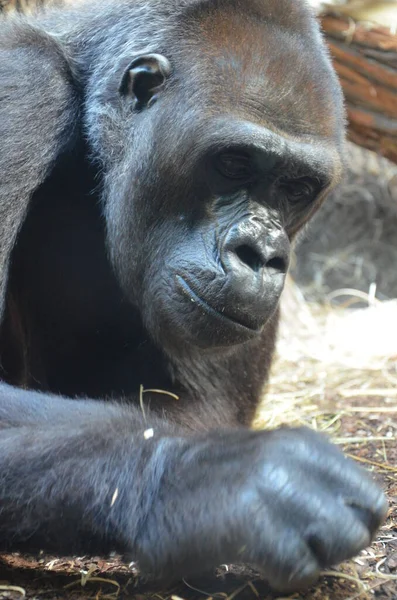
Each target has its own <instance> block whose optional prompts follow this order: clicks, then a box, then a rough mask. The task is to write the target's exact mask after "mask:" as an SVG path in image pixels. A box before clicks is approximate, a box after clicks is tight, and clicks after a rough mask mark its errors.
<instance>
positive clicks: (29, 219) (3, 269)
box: [0, 0, 386, 590]
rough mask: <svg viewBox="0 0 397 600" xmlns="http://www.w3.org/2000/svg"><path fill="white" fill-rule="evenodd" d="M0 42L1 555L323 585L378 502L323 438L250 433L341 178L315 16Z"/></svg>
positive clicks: (194, 14)
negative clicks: (285, 320) (234, 570)
mask: <svg viewBox="0 0 397 600" xmlns="http://www.w3.org/2000/svg"><path fill="white" fill-rule="evenodd" d="M0 34H1V35H0V80H1V82H2V87H1V94H2V96H1V97H0V173H1V180H0V211H1V215H2V218H1V219H0V244H1V245H0V275H1V278H0V299H1V304H0V307H1V315H2V320H1V329H0V350H1V373H2V378H3V382H4V383H2V384H0V427H1V429H2V431H1V436H0V507H1V508H0V549H1V550H2V551H15V550H21V551H29V552H31V551H37V550H41V549H44V550H47V551H51V552H56V553H79V554H81V553H84V554H87V553H90V552H92V553H95V554H98V553H104V554H105V553H107V552H109V551H112V550H117V551H119V552H123V553H128V554H129V555H131V557H132V558H133V559H134V560H136V561H138V564H139V566H140V569H141V571H142V572H143V573H144V574H146V575H152V576H155V577H158V578H163V579H177V578H180V577H182V576H184V575H188V574H192V573H197V572H202V571H205V570H208V569H210V568H212V567H214V566H216V565H217V564H219V563H225V562H245V563H250V564H252V565H254V566H256V567H258V568H259V569H260V570H261V571H262V572H263V574H264V575H265V576H266V577H267V578H268V580H269V581H270V583H271V585H273V586H274V587H275V588H277V589H281V590H291V589H298V588H300V587H304V586H306V585H309V584H310V583H311V582H313V581H314V580H315V579H316V577H317V576H318V572H319V570H320V568H322V567H325V566H327V565H332V564H334V563H337V562H339V561H341V560H344V559H346V558H348V557H350V556H352V555H354V554H356V553H357V552H359V551H360V550H361V549H362V548H364V547H365V546H367V545H368V544H369V543H370V540H371V539H372V537H373V535H374V534H375V532H376V530H377V528H378V527H379V525H380V524H381V523H382V521H383V520H384V517H385V513H386V502H385V499H384V497H383V495H382V493H381V491H380V490H379V489H378V487H377V486H376V485H375V484H374V483H373V482H372V480H371V479H370V477H369V476H368V475H366V474H365V473H364V472H363V471H362V470H360V469H359V468H357V467H356V466H355V465H354V464H353V463H352V462H350V461H348V460H346V459H345V458H344V457H343V455H342V454H341V453H340V452H339V451H338V450H337V449H336V448H334V447H333V446H332V445H331V444H329V443H328V442H327V441H326V440H325V439H324V438H323V437H322V436H321V435H318V434H316V433H314V432H311V431H309V430H306V429H304V428H302V429H288V428H284V429H280V430H277V431H273V432H252V431H250V430H249V428H248V426H249V424H250V422H251V419H252V417H253V415H254V412H255V409H256V407H257V405H258V402H259V400H260V396H261V392H262V389H263V386H264V384H265V382H266V379H267V374H268V369H269V366H270V363H271V358H272V355H273V351H274V340H275V335H276V329H277V321H278V310H277V305H278V301H279V297H280V294H281V291H282V288H283V285H284V279H285V275H286V272H287V269H288V263H289V254H290V247H291V244H292V243H293V241H294V238H295V236H296V234H297V233H298V232H299V231H300V230H301V229H302V227H303V225H304V224H305V223H306V222H307V220H308V219H309V218H310V216H311V214H312V213H313V212H314V211H315V210H316V208H317V207H318V206H319V204H320V203H321V202H322V200H323V198H324V196H325V195H326V193H327V191H328V190H329V189H331V187H332V186H333V185H335V183H336V181H337V179H338V176H339V173H340V171H341V155H342V151H343V139H344V132H343V119H344V116H343V108H342V99H341V93H340V89H339V86H338V84H337V81H336V79H335V76H334V74H333V71H332V69H331V67H330V64H329V60H328V57H327V55H326V53H325V52H324V49H323V46H322V42H321V39H320V37H319V34H318V31H317V26H316V24H315V23H314V21H313V20H312V19H311V17H310V15H309V13H308V11H307V9H306V8H305V7H304V5H303V4H300V3H297V2H296V1H295V0H294V1H292V0H277V1H276V0H274V1H273V0H269V1H267V2H264V1H262V0H244V3H243V4H240V2H239V1H238V0H218V1H213V2H207V1H205V0H201V1H200V0H189V1H187V2H186V1H183V2H182V0H161V2H160V1H158V2H157V0H150V1H147V2H144V1H143V0H136V1H134V2H131V0H129V1H128V2H127V1H125V2H120V1H118V2H107V3H96V4H95V3H94V5H93V6H90V5H88V6H80V7H79V9H78V10H76V11H74V10H73V9H72V8H71V9H63V10H59V11H55V12H53V13H51V12H50V13H48V14H44V15H41V16H39V17H37V18H34V19H33V20H31V21H29V22H28V21H25V20H22V21H20V20H18V21H15V22H14V21H12V20H7V21H3V22H0ZM140 386H143V387H144V388H152V389H153V388H155V389H160V390H165V391H168V392H171V393H172V394H174V395H176V396H178V398H179V399H178V400H176V399H175V398H174V397H173V396H167V395H164V394H160V393H158V392H148V393H144V394H143V395H141V397H140V395H139V388H140ZM89 398H92V399H89Z"/></svg>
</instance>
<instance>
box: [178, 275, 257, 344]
mask: <svg viewBox="0 0 397 600" xmlns="http://www.w3.org/2000/svg"><path fill="white" fill-rule="evenodd" d="M176 280H177V283H178V284H179V287H180V289H181V291H182V292H183V294H184V295H185V296H187V297H188V298H190V300H191V301H192V302H194V303H195V304H197V305H198V306H200V307H201V308H202V309H203V310H204V311H205V312H206V313H207V314H209V315H211V316H212V317H215V318H216V319H218V320H220V321H222V322H223V323H224V324H227V325H228V326H229V327H230V325H231V324H233V326H234V327H238V328H240V329H244V330H245V331H246V332H250V334H251V335H252V334H255V333H259V332H260V331H261V328H260V329H256V328H254V327H250V326H249V325H246V324H245V323H242V322H241V321H238V320H237V319H236V318H235V317H231V316H229V315H227V314H224V313H221V312H219V310H217V309H216V308H214V307H213V306H211V305H210V304H208V302H206V301H205V300H203V299H202V298H201V297H200V296H199V295H198V294H197V293H196V292H195V291H194V290H193V289H192V288H191V286H190V284H189V283H187V281H186V280H185V279H184V278H183V277H181V275H178V274H177V275H176Z"/></svg>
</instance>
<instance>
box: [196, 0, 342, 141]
mask: <svg viewBox="0 0 397 600" xmlns="http://www.w3.org/2000/svg"><path fill="white" fill-rule="evenodd" d="M198 5H199V6H200V7H201V10H200V12H199V11H198V10H197V12H196V11H195V10H193V9H191V10H187V12H186V14H185V15H184V16H185V17H188V18H189V20H188V26H189V24H190V25H191V26H192V28H191V31H190V33H191V35H190V36H189V38H188V41H187V42H185V46H187V49H188V50H190V52H189V51H188V52H186V53H185V54H184V56H185V62H186V57H187V60H188V61H189V57H191V56H192V52H191V51H192V50H193V49H194V51H195V52H194V57H195V64H194V66H192V65H191V68H193V69H194V71H195V77H194V80H195V81H196V84H197V85H199V86H200V88H201V90H206V93H207V94H208V95H210V96H211V97H210V98H209V100H210V102H211V104H212V105H213V106H214V105H216V104H218V105H220V106H221V107H222V108H225V107H226V106H228V107H229V108H230V109H231V110H232V111H234V112H236V113H239V116H244V115H243V114H242V113H244V112H245V113H246V115H247V114H248V115H249V116H250V118H251V120H255V121H256V122H258V123H261V124H263V123H264V120H265V121H268V122H270V123H271V124H272V128H280V129H281V130H283V131H284V132H285V133H287V134H291V135H302V134H303V135H305V134H307V135H312V136H320V137H329V138H334V139H338V138H339V137H340V136H341V126H340V124H341V122H343V118H344V109H343V101H342V96H341V93H340V90H339V86H338V85H337V82H336V78H335V75H334V73H333V71H332V69H331V68H330V63H329V60H328V56H327V54H326V52H325V50H324V46H323V44H322V43H321V36H320V34H319V31H318V27H317V25H316V24H315V22H314V19H313V18H312V16H311V15H310V13H309V12H308V9H307V6H306V5H305V3H304V2H297V1H296V0H292V1H290V0H283V1H281V2H279V1H278V2H275V1H272V0H270V1H265V0H263V1H261V0H246V1H245V3H244V10H241V7H240V9H238V2H236V0H218V1H215V2H205V1H204V0H201V1H200V2H199V3H198ZM203 5H204V6H205V7H206V10H204V12H203V11H202V7H203ZM193 6H196V4H195V3H193ZM235 8H237V9H238V10H234V9H235ZM194 17H196V18H194ZM184 26H185V27H186V24H184ZM274 48H277V52H274ZM204 78H205V81H204ZM204 83H205V85H204ZM202 100H203V98H202ZM286 115H288V118H287V119H286ZM286 123H287V124H288V127H287V130H286V127H285V125H286ZM338 141H340V140H338Z"/></svg>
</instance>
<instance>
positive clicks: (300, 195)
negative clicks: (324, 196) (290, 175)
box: [280, 177, 320, 202]
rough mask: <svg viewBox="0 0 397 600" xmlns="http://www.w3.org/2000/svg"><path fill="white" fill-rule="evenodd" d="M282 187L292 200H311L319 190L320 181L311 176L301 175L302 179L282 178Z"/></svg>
mask: <svg viewBox="0 0 397 600" xmlns="http://www.w3.org/2000/svg"><path fill="white" fill-rule="evenodd" d="M280 187H281V189H282V190H283V192H284V193H285V195H286V196H287V198H288V200H290V201H291V202H300V201H304V200H311V199H312V198H313V197H314V195H315V194H316V193H317V192H318V191H319V188H320V183H319V181H316V180H314V179H311V178H310V177H301V178H300V179H287V178H285V179H284V178H283V179H281V180H280Z"/></svg>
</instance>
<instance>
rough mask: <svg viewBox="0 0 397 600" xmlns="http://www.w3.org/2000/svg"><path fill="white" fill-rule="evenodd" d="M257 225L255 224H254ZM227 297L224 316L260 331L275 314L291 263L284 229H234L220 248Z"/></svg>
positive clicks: (243, 227) (242, 227)
mask: <svg viewBox="0 0 397 600" xmlns="http://www.w3.org/2000/svg"><path fill="white" fill-rule="evenodd" d="M255 225H256V224H255ZM221 262H222V265H223V268H224V271H225V273H226V277H227V284H226V285H225V287H224V292H225V295H226V296H227V298H228V301H227V307H225V311H224V314H227V315H229V316H230V317H232V318H234V319H235V320H236V321H238V322H240V323H244V324H246V325H247V326H248V327H250V328H251V329H255V330H259V329H261V328H262V327H263V325H264V324H265V322H266V321H267V320H268V319H269V317H270V316H271V315H272V314H273V312H274V310H275V309H276V307H277V304H278V300H279V298H280V294H281V292H282V290H283V287H284V281H285V275H286V273H287V270H288V264H289V239H288V236H287V235H286V233H285V232H284V231H283V230H278V229H277V230H276V229H271V230H270V231H269V230H268V229H266V230H264V228H258V227H255V228H253V227H248V225H247V224H245V225H244V224H243V226H240V227H235V228H233V229H231V230H230V231H229V233H228V235H227V236H226V238H225V240H224V243H223V246H222V248H221Z"/></svg>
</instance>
